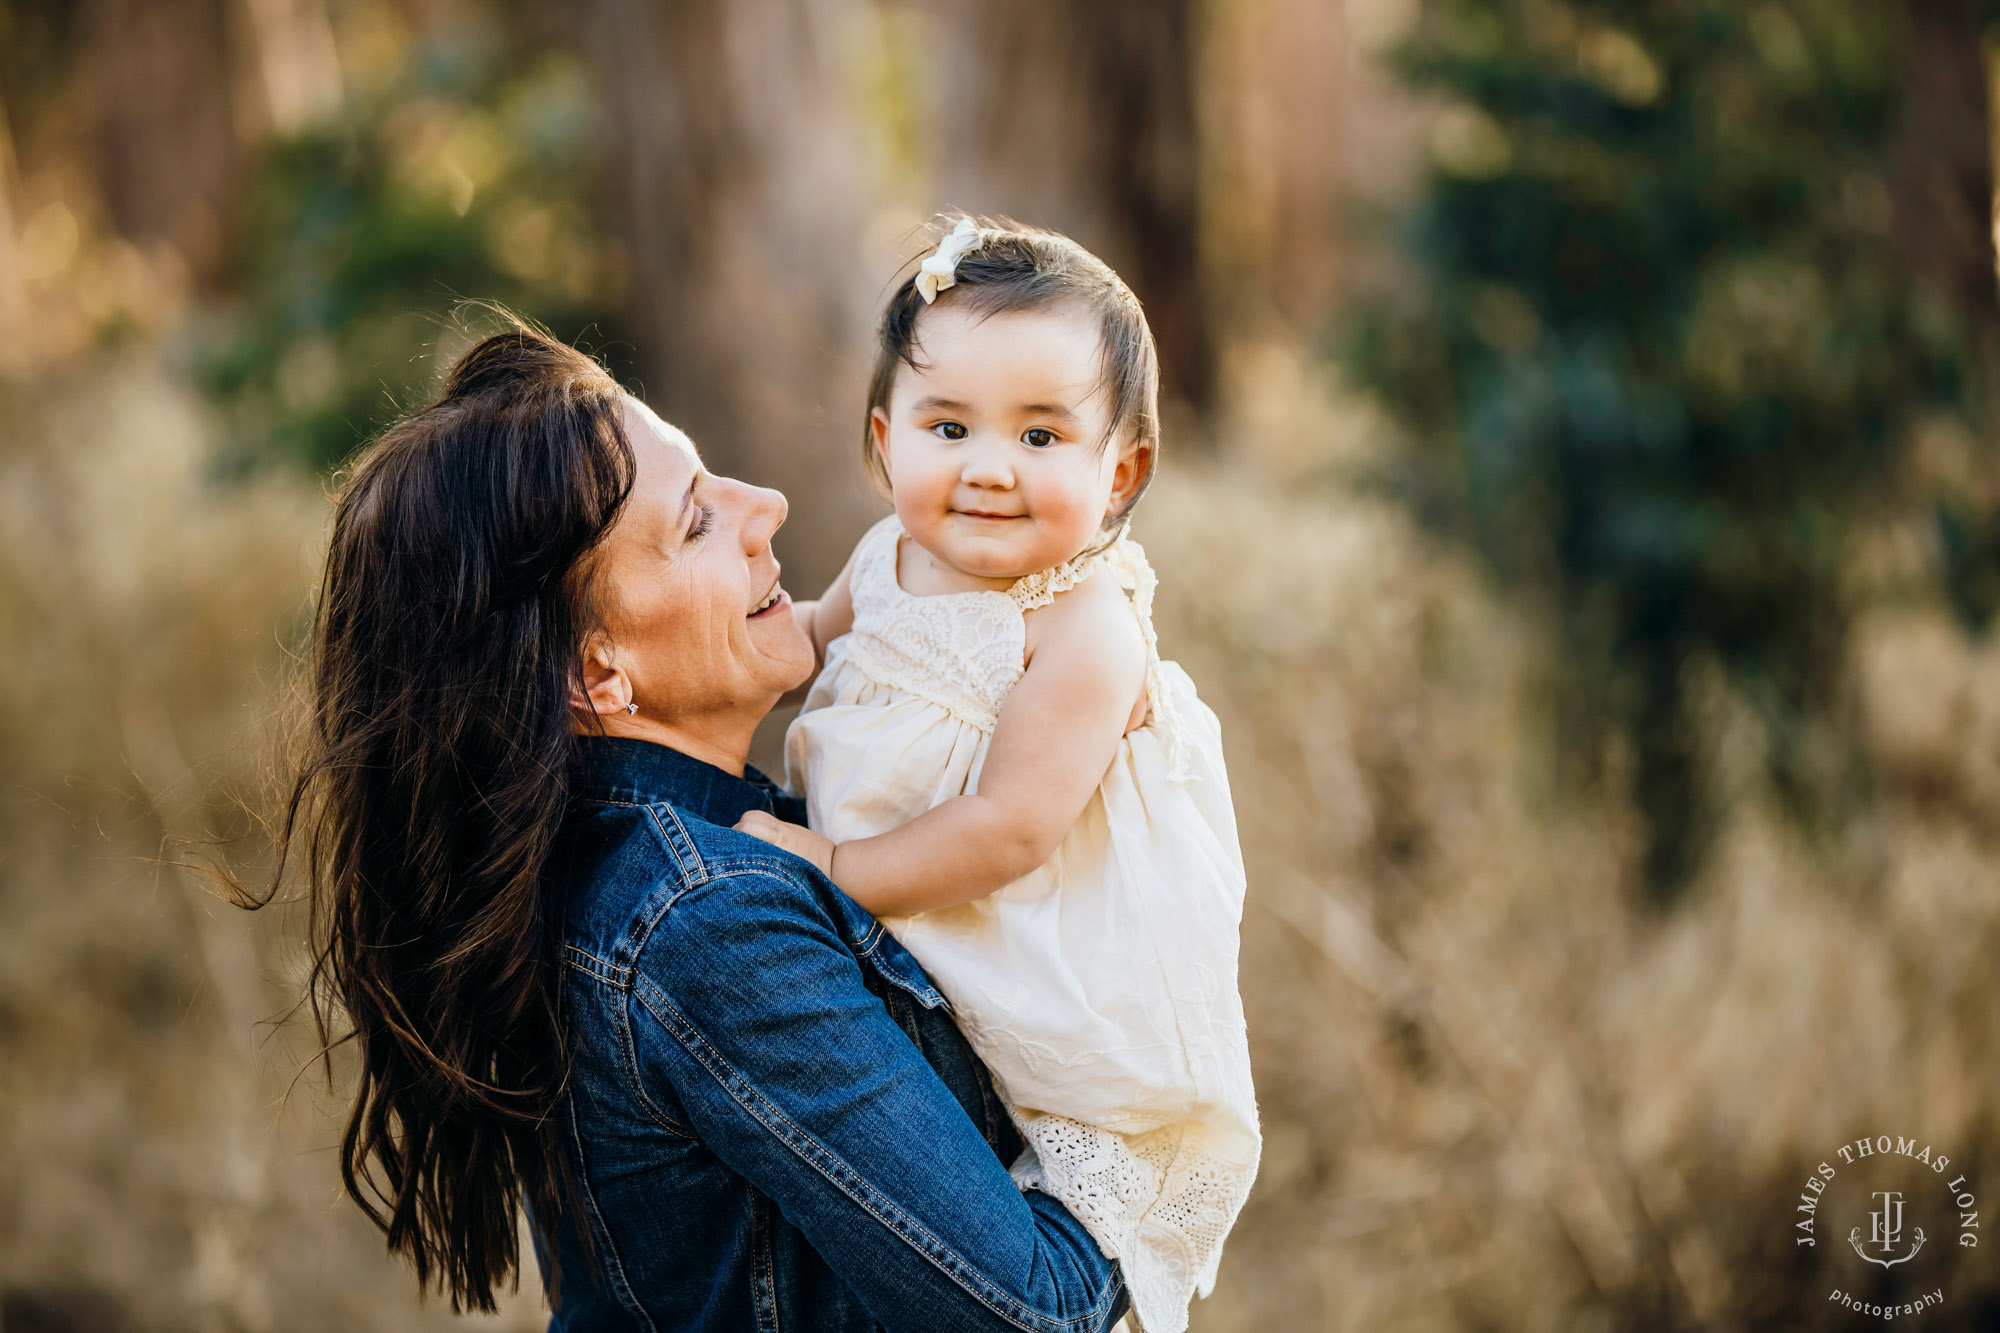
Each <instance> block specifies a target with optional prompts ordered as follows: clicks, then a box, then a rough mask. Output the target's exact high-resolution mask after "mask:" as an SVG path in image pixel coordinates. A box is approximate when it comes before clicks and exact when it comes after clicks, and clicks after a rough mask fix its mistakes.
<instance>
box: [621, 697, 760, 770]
mask: <svg viewBox="0 0 2000 1333" xmlns="http://www.w3.org/2000/svg"><path fill="white" fill-rule="evenodd" d="M766 711H768V710H766ZM762 720H763V714H762V713H759V714H758V715H757V716H756V717H752V718H748V719H747V721H746V720H745V718H744V717H742V716H740V715H734V714H732V715H730V716H727V717H723V716H716V715H709V716H704V717H699V718H675V719H672V720H667V719H660V718H649V717H646V716H645V715H644V714H637V713H635V714H632V715H629V716H623V717H610V718H606V719H605V721H604V734H605V735H607V736H622V737H626V738H629V739H631V740H639V741H652V742H653V743H654V744H656V745H664V746H666V747H667V748H668V749H671V750H679V751H680V752H681V753H682V754H684V755H686V756H687V757H688V758H690V759H699V760H701V762H702V763H704V764H708V765H710V766H711V767H714V768H719V769H721V770H722V771H723V772H725V773H732V774H734V775H735V776H737V777H742V776H743V769H744V766H745V765H746V764H748V763H749V761H750V739H751V737H752V736H754V735H755V734H756V732H757V723H758V722H760V721H762Z"/></svg>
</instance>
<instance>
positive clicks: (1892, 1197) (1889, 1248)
mask: <svg viewBox="0 0 2000 1333" xmlns="http://www.w3.org/2000/svg"><path fill="white" fill-rule="evenodd" d="M1874 1197H1875V1198H1877V1199H1880V1200H1881V1201H1882V1206H1881V1207H1879V1208H1877V1209H1876V1210H1875V1211H1874V1212H1872V1213H1870V1214H1868V1218H1869V1228H1868V1244H1867V1247H1866V1248H1864V1247H1863V1246H1862V1243H1861V1228H1860V1227H1856V1228H1854V1230H1852V1231H1850V1232H1848V1233H1847V1243H1848V1244H1850V1245H1852V1246H1853V1247H1854V1252H1855V1253H1856V1254H1858V1255H1860V1256H1861V1257H1862V1258H1863V1259H1866V1260H1867V1261H1868V1262H1869V1263H1871V1264H1880V1265H1881V1266H1882V1267H1884V1268H1894V1267H1895V1266H1896V1265H1897V1264H1901V1263H1908V1262H1909V1261H1910V1260H1911V1259H1914V1258H1915V1257H1916V1254H1917V1251H1918V1250H1921V1249H1922V1248H1924V1229H1923V1228H1922V1227H1917V1228H1916V1229H1915V1235H1916V1242H1915V1243H1914V1244H1912V1245H1911V1246H1910V1252H1909V1253H1908V1254H1904V1255H1898V1256H1897V1257H1896V1258H1893V1259H1891V1258H1888V1257H1886V1256H1888V1255H1890V1254H1892V1253H1894V1252H1895V1249H1896V1245H1897V1243H1898V1242H1899V1241H1901V1240H1902V1238H1903V1196H1902V1194H1901V1193H1899V1192H1898V1191H1896V1190H1877V1191H1875V1195H1874ZM1870 1249H1875V1250H1880V1251H1881V1253H1880V1254H1870V1253H1869V1252H1868V1251H1869V1250H1870Z"/></svg>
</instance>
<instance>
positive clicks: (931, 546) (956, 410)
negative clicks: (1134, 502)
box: [872, 303, 1142, 585]
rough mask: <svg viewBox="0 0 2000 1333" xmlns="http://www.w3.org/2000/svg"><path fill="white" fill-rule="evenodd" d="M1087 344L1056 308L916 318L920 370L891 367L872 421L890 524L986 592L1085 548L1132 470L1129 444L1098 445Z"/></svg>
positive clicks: (1079, 315) (1094, 374)
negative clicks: (893, 520) (891, 509)
mask: <svg viewBox="0 0 2000 1333" xmlns="http://www.w3.org/2000/svg"><path fill="white" fill-rule="evenodd" d="M1099 340H1100V335H1099V332H1098V327H1097V324H1096V322H1095V321H1094V320H1092V319H1091V318H1090V317H1089V316H1088V315H1087V314H1086V313H1084V312H1083V311H1081V310H1075V309H1064V308H1062V307H1056V308H1054V309H1050V310H1037V311H1027V312H1011V313H1004V314H998V315H992V316H987V317H984V318H982V317H980V316H977V315H973V314H969V313H966V312H964V311H961V310H959V309H957V308H955V307H953V306H951V305H949V304H945V303H940V304H939V305H938V306H936V307H934V308H932V309H929V310H926V311H925V312H924V313H923V315H922V316H921V317H920V322H919V323H918V326H917V343H918V345H917V349H916V350H917V359H918V361H919V362H921V363H923V365H924V368H923V369H920V370H918V369H912V368H910V367H908V366H905V367H903V369H902V371H901V372H900V373H899V374H898V375H897V377H896V387H895V391H894V392H893V393H892V394H891V395H890V400H889V407H888V410H887V411H884V410H883V409H881V408H879V407H878V408H876V409H875V412H874V415H873V418H872V421H873V429H874V432H875V447H876V448H877V450H879V451H880V453H881V455H882V461H883V464H884V465H885V466H886V468H887V469H888V473H889V483H890V486H891V487H892V489H893V490H894V492H895V500H896V517H897V518H898V519H899V520H901V522H902V525H903V529H904V531H906V532H908V533H909V534H910V537H911V538H912V539H913V540H914V541H915V542H916V543H917V544H918V545H919V546H922V547H923V548H924V549H925V550H926V551H928V552H930V554H931V555H932V556H934V557H936V558H937V559H938V560H939V561H941V562H942V563H943V564H945V565H947V566H949V567H950V568H951V569H953V570H956V571H957V572H958V573H960V574H962V575H964V576H966V577H967V578H970V579H973V580H977V581H980V582H984V583H992V584H996V585H1001V584H1005V583H1007V582H1010V581H1012V580H1014V579H1017V578H1020V577H1021V576H1022V575H1024V574H1032V573H1034V572H1035V571H1036V570H1041V569H1048V568H1050V567H1051V566H1054V565H1060V564H1061V563H1063V562H1064V561H1065V560H1068V559H1070V558H1071V557H1072V556H1075V555H1076V554H1077V553H1079V552H1081V551H1083V550H1085V549H1086V548H1087V547H1089V546H1090V544H1091V542H1092V541H1093V540H1094V539H1095V538H1096V536H1097V533H1098V530H1099V527H1100V525H1101V524H1102V523H1103V521H1104V517H1105V514H1106V513H1107V512H1109V510H1110V509H1111V508H1112V506H1114V505H1115V504H1120V503H1122V502H1123V501H1124V499H1125V498H1126V497H1127V496H1129V495H1130V494H1131V492H1132V488H1133V487H1134V486H1136V484H1137V483H1138V481H1139V478H1140V472H1141V465H1142V460H1141V459H1140V457H1139V452H1138V450H1137V449H1135V448H1134V447H1133V446H1131V445H1130V444H1129V443H1126V442H1123V441H1114V442H1112V443H1111V444H1109V445H1106V446H1103V447H1100V445H1099V442H1100V441H1102V440H1103V439H1104V434H1105V428H1106V427H1107V425H1108V424H1109V416H1110V410H1111V409H1110V403H1109V402H1108V401H1107V397H1108V395H1107V394H1106V393H1105V391H1104V386H1103V384H1102V382H1101V377H1100V374H1099V369H1098V355H1099V345H1100V341H1099ZM1121 446H1122V447H1121Z"/></svg>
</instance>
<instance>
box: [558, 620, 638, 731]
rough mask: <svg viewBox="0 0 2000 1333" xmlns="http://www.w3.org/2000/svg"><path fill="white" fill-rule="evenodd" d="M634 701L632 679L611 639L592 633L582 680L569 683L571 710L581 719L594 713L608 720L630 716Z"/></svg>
mask: <svg viewBox="0 0 2000 1333" xmlns="http://www.w3.org/2000/svg"><path fill="white" fill-rule="evenodd" d="M631 703H632V679H631V677H629V676H627V675H626V674H625V670H624V668H623V667H621V666H619V665H618V654H617V653H616V651H614V650H613V648H612V646H611V640H609V639H607V638H605V637H604V635H602V634H593V635H591V636H590V639H589V641H588V642H586V643H585V644H584V645H583V679H582V680H581V681H580V682H579V681H574V680H573V681H571V682H570V686H569V706H570V711H571V712H573V713H575V714H576V715H577V720H578V721H582V720H584V719H585V718H589V717H593V716H595V717H597V718H600V719H605V720H608V719H611V718H614V717H624V716H626V715H628V714H629V713H630V712H631V711H632V708H631Z"/></svg>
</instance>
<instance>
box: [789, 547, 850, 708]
mask: <svg viewBox="0 0 2000 1333" xmlns="http://www.w3.org/2000/svg"><path fill="white" fill-rule="evenodd" d="M853 568H854V557H853V556H852V555H850V556H848V557H847V564H846V565H845V566H843V567H842V569H841V571H840V572H839V573H838V574H836V575H834V576H833V582H832V583H830V584H828V585H827V589H826V591H825V592H823V593H821V594H820V597H819V600H818V601H816V602H795V603H793V604H792V615H793V616H794V617H795V618H796V619H797V620H798V622H799V628H801V629H803V630H804V631H805V632H806V637H807V638H809V639H811V640H812V646H813V670H812V675H811V676H807V677H806V678H805V680H804V681H803V682H802V683H801V684H799V685H798V686H797V687H795V688H793V689H790V690H787V691H786V692H785V697H784V698H782V699H780V700H778V704H779V706H781V707H782V706H783V705H785V704H795V703H802V702H804V700H805V697H806V693H807V692H808V691H809V690H811V689H812V683H813V679H814V678H815V677H817V676H818V675H819V671H820V668H821V667H823V666H825V665H826V646H827V645H828V644H829V643H832V642H833V641H834V640H835V639H837V638H839V637H840V636H841V635H843V634H845V633H847V631H848V630H850V629H853V628H854V598H853V596H852V595H851V594H850V593H849V592H848V586H847V585H848V572H849V571H850V570H852V569H853Z"/></svg>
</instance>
